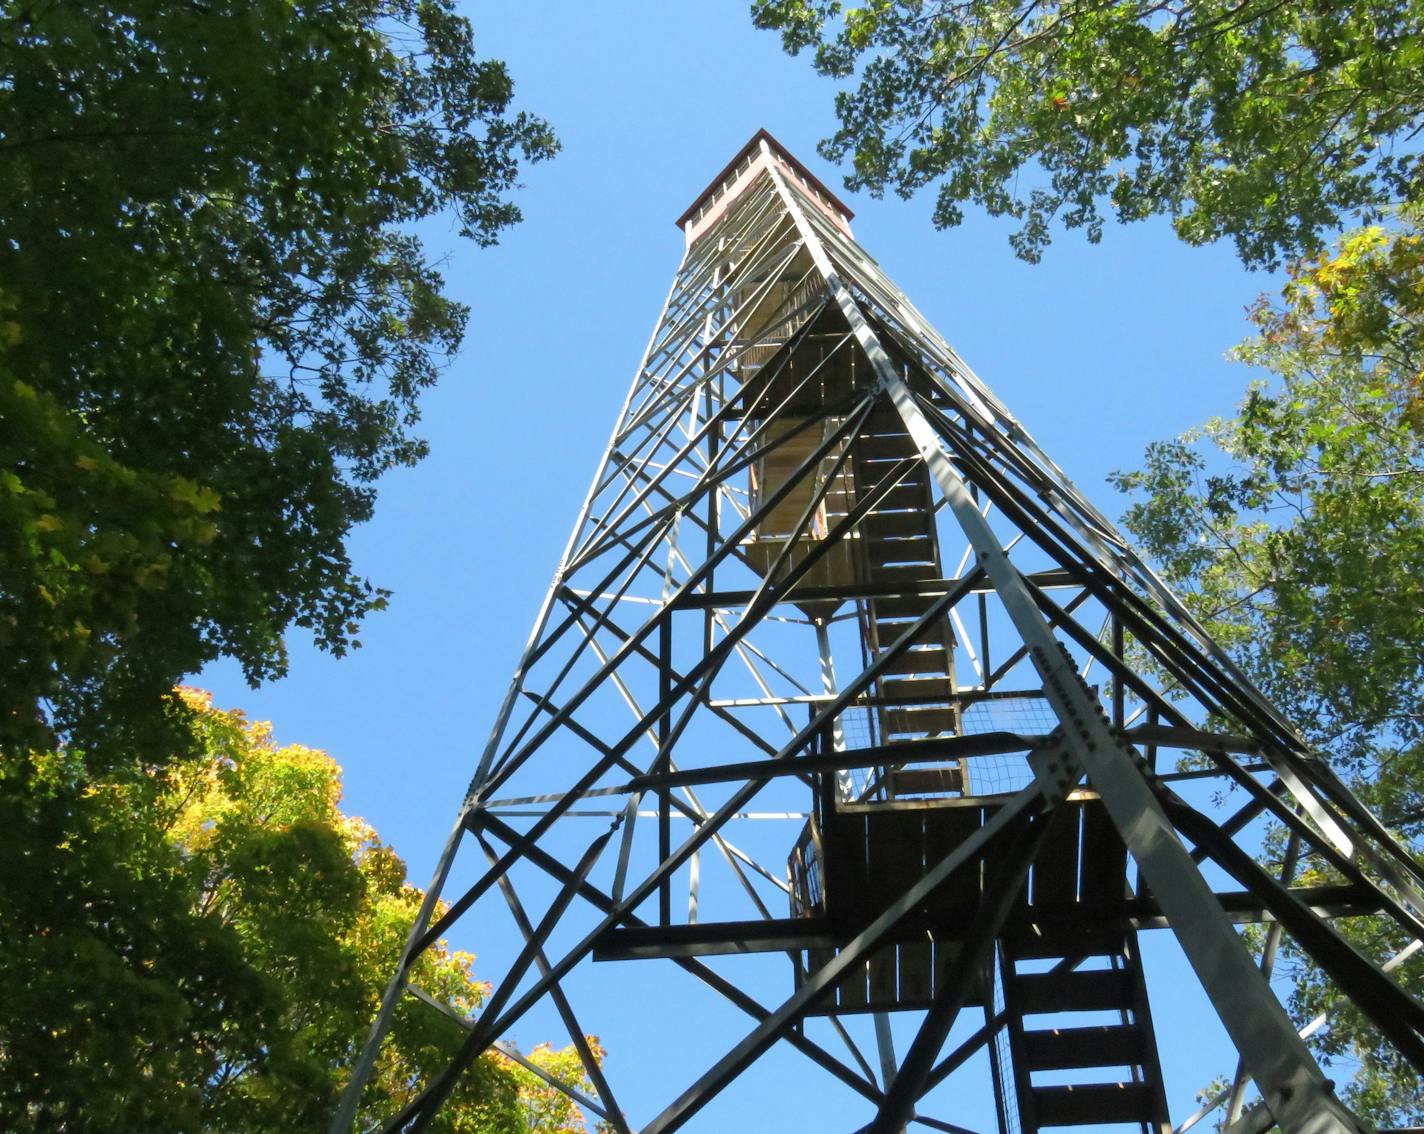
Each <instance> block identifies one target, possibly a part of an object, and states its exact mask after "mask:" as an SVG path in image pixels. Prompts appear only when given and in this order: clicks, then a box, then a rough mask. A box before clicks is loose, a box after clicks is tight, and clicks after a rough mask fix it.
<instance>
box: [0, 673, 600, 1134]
mask: <svg viewBox="0 0 1424 1134" xmlns="http://www.w3.org/2000/svg"><path fill="white" fill-rule="evenodd" d="M181 695H182V699H183V701H184V702H185V704H186V705H187V706H188V707H189V708H190V709H191V710H192V711H193V714H194V720H195V722H196V732H197V736H198V738H199V741H200V747H201V756H200V757H198V758H195V759H190V760H186V761H182V762H174V763H171V764H170V765H168V766H167V767H162V768H160V767H151V768H148V769H146V772H145V774H144V775H141V776H138V777H133V776H126V777H122V778H120V777H113V778H107V779H99V780H95V779H93V778H92V777H90V776H89V775H88V774H87V773H86V771H85V769H84V768H83V766H82V763H81V762H79V761H76V760H74V759H73V758H72V757H70V756H69V755H68V754H67V753H65V752H62V751H61V752H56V753H49V754H46V755H42V756H35V757H34V758H33V762H34V765H35V778H36V779H37V780H38V781H39V782H40V783H42V784H43V785H44V790H43V792H36V793H33V794H31V795H30V796H29V797H28V798H27V799H26V800H25V804H24V806H25V811H24V813H22V814H17V813H16V812H15V803H14V799H13V797H12V796H8V795H5V796H0V801H3V802H0V809H3V810H0V820H3V821H4V823H5V825H6V829H7V830H14V829H15V828H16V825H17V823H20V822H23V823H26V824H28V825H30V826H31V827H37V828H40V829H42V830H45V831H47V832H50V833H51V834H52V835H53V837H52V838H51V839H49V840H32V841H16V840H12V839H6V840H4V841H3V843H0V929H3V931H0V981H3V982H4V986H5V987H6V989H7V990H8V991H7V994H6V996H5V997H4V998H0V1126H4V1128H5V1129H7V1130H13V1131H17V1132H19V1131H31V1130H33V1131H39V1130H55V1129H63V1130H67V1131H76V1132H82V1131H90V1130H92V1131H106V1132H107V1131H113V1130H145V1131H153V1132H155V1134H161V1132H163V1131H174V1132H175V1134H176V1132H178V1131H182V1132H185V1134H191V1132H193V1131H215V1132H216V1131H221V1132H223V1134H240V1132H242V1131H254V1132H256V1131H271V1130H277V1129H282V1130H295V1131H303V1130H309V1131H322V1130H324V1129H325V1126H326V1122H327V1121H328V1120H329V1119H330V1115H331V1111H332V1109H333V1107H334V1106H335V1100H336V1096H337V1094H338V1093H339V1091H340V1089H341V1087H342V1086H343V1085H344V1083H345V1081H346V1078H347V1075H348V1073H349V1071H350V1067H351V1064H352V1063H353V1062H354V1060H355V1056H356V1054H357V1052H358V1051H359V1049H360V1044H361V1041H362V1040H363V1039H364V1036H365V1030H366V1028H367V1026H368V1025H369V1022H370V1019H371V1016H372V1014H373V1013H374V1011H375V1005H376V1003H377V1001H378V1000H379V998H380V995H381V991H382V989H383V988H384V985H385V981H386V980H387V978H388V977H389V975H390V973H391V972H392V971H393V970H394V968H395V965H396V961H397V959H398V957H399V956H400V953H401V951H402V949H403V948H404V945H405V935H406V932H407V930H408V928H409V925H410V923H411V921H412V920H413V918H414V916H415V912H416V909H417V907H418V906H419V903H420V901H421V892H420V891H419V890H418V889H416V888H415V887H413V886H411V885H409V884H408V883H407V882H406V881H405V867H404V865H403V864H402V863H401V861H400V859H399V858H397V857H396V855H395V854H394V852H393V851H392V850H391V849H390V848H389V847H388V846H386V845H384V844H383V843H382V842H381V841H380V840H379V839H378V838H377V837H376V835H375V833H374V832H373V831H372V830H371V828H370V827H369V826H367V825H366V824H365V823H364V822H362V821H361V820H359V819H355V818H352V817H349V816H346V815H344V814H343V813H342V812H341V810H340V808H339V802H340V795H341V784H340V770H339V768H338V767H337V765H336V763H335V762H334V761H333V760H332V759H331V758H330V757H328V756H327V755H326V754H324V753H322V752H319V751H316V750H313V749H310V748H305V747H302V746H300V745H286V746H278V745H276V744H275V743H274V742H273V740H272V737H271V729H270V726H268V725H266V724H260V723H252V722H249V721H247V720H245V719H244V718H243V717H242V715H241V714H240V713H236V712H230V711H229V712H225V711H220V710H217V709H214V708H213V707H212V705H211V702H210V699H209V698H208V697H207V696H206V695H205V694H201V693H198V692H196V691H192V690H188V691H184V692H183V693H182V694H181ZM473 960H474V958H473V957H472V956H471V955H470V954H468V953H462V952H455V951H451V950H450V949H448V948H447V947H445V946H444V945H443V944H441V945H440V946H439V947H438V948H436V949H434V950H433V951H430V952H427V953H425V954H423V955H422V957H421V959H420V961H419V962H418V964H417V967H416V971H415V972H414V974H413V976H412V983H414V984H415V985H417V986H418V987H420V988H421V989H422V990H423V991H424V992H426V993H428V994H429V995H431V996H432V997H434V998H435V999H437V1000H441V1001H443V1002H444V1003H446V1004H448V1005H449V1006H450V1007H451V1008H452V1010H453V1011H454V1012H456V1013H457V1014H459V1013H472V1012H474V1011H476V1010H477V1009H478V1008H479V1005H480V1003H481V1002H482V1000H483V998H484V995H485V991H486V987H487V986H486V985H484V984H483V983H482V982H480V981H479V980H477V979H476V978H475V976H474V973H473V969H472V965H473ZM463 1036H464V1033H463V1031H462V1029H461V1028H460V1026H459V1024H458V1023H457V1022H455V1021H454V1020H452V1019H450V1018H448V1017H446V1016H444V1015H441V1014H440V1013H439V1012H437V1011H435V1010H434V1009H432V1008H430V1007H428V1006H427V1005H425V1004H423V1003H421V1002H419V1001H417V1000H414V999H410V998H407V1000H406V1001H405V1002H404V1004H403V1005H402V1007H401V1010H400V1011H399V1012H398V1013H397V1016H396V1019H395V1022H394V1025H393V1028H392V1031H391V1039H390V1041H389V1042H388V1043H387V1044H386V1046H385V1048H384V1049H383V1055H382V1061H381V1063H380V1064H379V1066H378V1068H377V1073H376V1075H375V1076H374V1078H373V1081H372V1083H371V1084H370V1086H369V1087H368V1089H367V1093H366V1096H365V1100H364V1102H365V1106H366V1108H367V1110H368V1118H369V1119H370V1121H369V1122H367V1123H365V1125H370V1124H371V1123H372V1122H375V1121H377V1119H379V1118H384V1117H386V1116H388V1115H389V1114H390V1113H392V1112H393V1111H395V1110H398V1109H399V1108H400V1106H401V1105H403V1104H404V1102H406V1101H407V1099H408V1096H409V1093H410V1091H411V1090H412V1086H411V1084H412V1083H413V1082H415V1081H417V1080H418V1079H419V1078H420V1077H422V1076H425V1075H428V1074H431V1073H433V1072H434V1071H435V1070H437V1069H438V1068H439V1067H441V1066H443V1064H444V1063H445V1062H446V1061H448V1060H449V1059H450V1058H451V1056H452V1055H453V1053H454V1050H455V1049H456V1048H457V1047H458V1045H459V1043H460V1042H461V1040H462V1039H463ZM596 1044H597V1041H596V1040H595V1041H594V1047H595V1049H596ZM530 1057H531V1058H532V1059H533V1060H534V1061H535V1062H536V1063H540V1064H542V1065H544V1066H545V1067H547V1069H549V1070H550V1071H551V1072H552V1073H554V1074H555V1075H557V1076H560V1077H562V1078H563V1079H564V1081H566V1082H569V1083H571V1084H573V1085H575V1086H581V1087H582V1088H583V1089H585V1090H587V1089H588V1088H587V1083H586V1081H585V1080H584V1078H583V1072H582V1069H581V1067H580V1065H579V1063H578V1056H577V1054H576V1053H575V1052H574V1051H573V1049H572V1048H569V1049H564V1050H562V1051H555V1050H553V1049H551V1048H549V1047H548V1046H547V1045H541V1047H540V1048H539V1049H536V1051H535V1052H533V1053H531V1055H530ZM440 1123H441V1125H440V1129H442V1130H446V1131H460V1132H466V1134H575V1132H577V1131H581V1130H583V1128H584V1125H583V1119H582V1117H581V1115H580V1113H579V1112H578V1110H577V1108H575V1107H574V1106H573V1105H572V1104H571V1103H570V1102H568V1101H567V1098H566V1096H564V1095H563V1094H561V1093H560V1092H558V1091H556V1090H555V1089H554V1088H552V1087H549V1086H548V1085H546V1084H545V1083H544V1082H542V1081H541V1080H539V1079H537V1078H536V1077H535V1076H533V1075H532V1074H531V1073H529V1072H528V1071H525V1070H523V1069H522V1068H518V1067H517V1066H516V1065H514V1064H512V1063H511V1062H509V1061H508V1060H507V1059H504V1058H502V1057H499V1056H495V1055H491V1056H488V1057H486V1058H485V1059H484V1060H482V1061H481V1062H480V1063H479V1064H478V1065H477V1066H476V1067H475V1068H474V1069H473V1070H472V1072H471V1074H470V1075H469V1076H467V1077H466V1078H465V1079H464V1080H463V1081H462V1083H461V1085H460V1087H459V1089H458V1091H457V1092H456V1094H455V1095H454V1096H453V1097H452V1099H451V1102H450V1105H449V1106H447V1107H446V1109H445V1111H444V1112H443V1113H442V1115H441V1118H440ZM363 1128H364V1126H363Z"/></svg>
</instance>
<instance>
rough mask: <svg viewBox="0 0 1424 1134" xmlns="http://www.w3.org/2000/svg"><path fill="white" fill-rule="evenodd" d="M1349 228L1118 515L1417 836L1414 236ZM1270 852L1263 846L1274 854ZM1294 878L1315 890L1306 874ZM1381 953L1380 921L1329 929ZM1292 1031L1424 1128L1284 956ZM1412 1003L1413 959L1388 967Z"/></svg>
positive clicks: (1423, 495) (1422, 483) (1421, 675)
mask: <svg viewBox="0 0 1424 1134" xmlns="http://www.w3.org/2000/svg"><path fill="white" fill-rule="evenodd" d="M1405 220H1406V222H1407V223H1406V224H1405V225H1404V226H1403V227H1402V228H1395V229H1392V230H1389V231H1386V230H1385V229H1382V228H1378V227H1374V228H1366V229H1363V230H1361V231H1357V232H1353V233H1351V234H1349V235H1347V236H1346V237H1345V238H1343V239H1342V240H1341V241H1340V243H1339V246H1338V248H1336V249H1335V250H1333V251H1332V252H1330V253H1327V254H1324V255H1321V256H1319V257H1317V258H1314V259H1312V260H1310V261H1307V262H1302V263H1300V264H1299V265H1297V267H1296V268H1295V269H1294V270H1293V271H1292V272H1291V274H1290V278H1289V282H1288V284H1287V286H1286V289H1285V297H1284V301H1283V302H1282V303H1280V304H1269V303H1266V302H1264V301H1263V302H1262V303H1261V304H1260V305H1258V306H1257V307H1256V309H1255V310H1254V312H1253V319H1254V322H1255V324H1256V327H1257V333H1256V334H1255V336H1254V337H1252V338H1251V339H1249V340H1248V341H1247V342H1245V343H1243V344H1242V345H1241V346H1240V347H1238V348H1237V350H1236V351H1235V357H1236V358H1238V359H1240V360H1241V361H1243V362H1247V363H1250V364H1252V365H1254V366H1258V367H1262V368H1264V369H1265V370H1266V371H1268V372H1269V373H1270V374H1271V375H1273V376H1274V378H1275V379H1276V384H1274V385H1272V386H1266V385H1265V384H1264V383H1257V384H1255V385H1253V386H1252V388H1251V389H1250V391H1249V392H1248V394H1247V396H1246V399H1245V401H1244V403H1243V404H1242V406H1241V408H1240V411H1239V412H1238V414H1237V415H1236V416H1235V417H1232V418H1229V419H1218V420H1214V421H1212V422H1210V423H1208V424H1207V425H1206V426H1205V427H1204V428H1203V429H1201V430H1198V431H1194V432H1193V433H1191V434H1189V435H1188V436H1187V437H1185V438H1182V439H1179V440H1177V441H1172V442H1165V443H1158V444H1154V445H1152V446H1151V447H1149V449H1148V451H1147V460H1146V463H1145V465H1144V467H1143V468H1142V469H1140V470H1137V471H1134V472H1130V473H1120V474H1118V475H1117V476H1116V478H1115V479H1116V482H1117V484H1118V486H1119V487H1120V488H1122V489H1123V490H1124V491H1129V492H1134V493H1137V494H1139V498H1138V499H1137V500H1136V502H1135V503H1133V505H1132V506H1131V507H1130V508H1129V510H1128V512H1127V514H1126V516H1125V517H1124V519H1125V522H1126V525H1127V527H1128V529H1129V530H1130V531H1131V532H1132V534H1133V535H1134V536H1135V537H1136V538H1137V539H1138V540H1139V541H1140V542H1141V544H1142V545H1143V546H1144V547H1145V548H1146V550H1147V551H1148V552H1149V553H1150V554H1151V555H1152V556H1153V557H1154V558H1155V559H1156V561H1157V562H1158V563H1159V564H1160V565H1161V566H1162V569H1163V571H1164V574H1165V576H1166V578H1167V580H1168V581H1169V582H1170V583H1171V584H1172V585H1173V586H1174V588H1175V589H1176V590H1177V591H1178V592H1179V593H1180V594H1181V595H1182V596H1183V598H1184V599H1185V600H1186V601H1187V603H1188V605H1190V606H1191V607H1193V608H1194V610H1195V611H1196V613H1197V614H1198V615H1199V616H1201V617H1202V618H1203V620H1204V621H1205V623H1206V625H1207V628H1208V629H1209V630H1210V631H1211V632H1212V634H1213V635H1214V636H1215V637H1216V638H1217V640H1218V641H1220V642H1222V643H1223V644H1225V645H1227V646H1229V647H1230V648H1231V650H1232V652H1233V653H1234V654H1235V656H1236V657H1237V658H1238V659H1239V660H1240V661H1241V662H1242V664H1243V665H1244V666H1245V668H1246V670H1247V672H1248V674H1249V675H1250V676H1251V678H1252V679H1253V680H1254V681H1255V682H1256V683H1257V684H1258V685H1260V686H1261V687H1262V688H1263V689H1265V690H1266V691H1267V693H1269V694H1270V695H1271V697H1272V698H1273V699H1274V700H1275V702H1276V703H1277V704H1278V705H1280V706H1281V707H1282V708H1283V709H1285V710H1286V712H1287V713H1288V714H1289V715H1290V716H1291V717H1292V719H1294V720H1295V721H1296V723H1297V724H1298V725H1300V726H1301V727H1302V728H1303V729H1304V730H1305V732H1306V735H1307V737H1308V739H1309V740H1310V741H1311V742H1312V743H1313V744H1314V745H1315V746H1316V747H1317V748H1318V749H1319V750H1320V751H1322V752H1324V753H1326V754H1328V755H1329V756H1330V757H1331V758H1332V760H1333V761H1334V763H1335V764H1336V766H1337V767H1339V768H1341V769H1342V770H1343V771H1344V772H1345V773H1346V774H1347V775H1348V777H1349V779H1350V780H1351V782H1352V786H1353V787H1354V790H1355V791H1356V793H1357V794H1359V795H1360V796H1361V797H1362V798H1363V799H1364V800H1365V801H1366V802H1367V803H1368V804H1369V805H1370V806H1371V807H1372V808H1373V809H1374V810H1375V811H1376V813H1378V814H1379V815H1380V816H1381V817H1382V818H1383V819H1384V820H1385V822H1386V823H1388V824H1389V825H1390V826H1391V827H1393V828H1394V829H1395V830H1396V831H1397V832H1399V833H1400V834H1401V835H1402V836H1403V837H1404V838H1405V839H1406V840H1410V841H1412V843H1413V845H1414V846H1416V847H1418V846H1419V845H1420V839H1421V838H1424V712H1421V705H1424V385H1421V374H1424V236H1421V234H1420V232H1419V230H1418V229H1417V228H1416V227H1415V226H1414V224H1413V218H1412V214H1411V215H1407V216H1406V218H1405ZM1283 845H1284V844H1283V842H1282V843H1280V844H1279V845H1273V847H1272V853H1274V854H1276V855H1279V854H1280V852H1281V851H1282V849H1283ZM1301 880H1302V881H1315V882H1321V881H1329V880H1332V879H1330V878H1328V876H1327V875H1326V872H1325V870H1324V868H1323V867H1322V866H1321V865H1320V864H1319V863H1314V862H1307V863H1306V864H1305V865H1304V868H1303V873H1302V875H1301ZM1337 925H1338V926H1339V927H1340V928H1341V930H1342V932H1345V933H1346V934H1347V935H1348V936H1349V937H1350V938H1351V939H1352V940H1353V941H1354V942H1355V943H1356V944H1357V945H1358V946H1359V947H1360V948H1361V949H1362V950H1363V951H1364V952H1366V953H1367V954H1369V955H1371V956H1373V957H1375V958H1376V959H1377V960H1378V961H1381V962H1383V961H1385V960H1387V959H1388V958H1389V957H1390V956H1391V955H1392V954H1394V953H1395V952H1397V951H1398V950H1399V949H1400V948H1402V947H1403V946H1404V945H1405V944H1406V943H1407V942H1406V940H1405V939H1404V938H1403V936H1402V935H1401V932H1400V931H1399V930H1398V928H1397V927H1396V926H1394V925H1393V923H1392V922H1388V921H1386V920H1385V919H1377V918H1358V919H1348V920H1345V921H1342V922H1339V923H1337ZM1285 950H1286V952H1285V955H1286V957H1287V960H1288V961H1289V962H1290V963H1291V964H1292V966H1293V969H1294V974H1295V976H1296V978H1297V979H1296V983H1295V985H1294V992H1293V994H1292V1007H1293V1008H1294V1010H1295V1012H1296V1014H1297V1016H1298V1017H1299V1018H1300V1021H1301V1022H1302V1023H1304V1022H1306V1021H1308V1020H1310V1019H1312V1018H1314V1017H1315V1016H1316V1015H1317V1014H1318V1013H1320V1012H1323V1011H1327V1010H1328V1011H1329V1013H1330V1017H1329V1019H1330V1025H1329V1027H1328V1028H1327V1029H1325V1030H1324V1031H1322V1032H1320V1033H1319V1034H1318V1036H1317V1039H1316V1042H1317V1045H1318V1047H1319V1049H1320V1050H1321V1052H1322V1053H1323V1054H1324V1055H1325V1056H1326V1058H1328V1059H1331V1060H1336V1061H1343V1062H1344V1063H1346V1064H1347V1065H1352V1064H1353V1066H1351V1067H1350V1069H1351V1071H1352V1072H1353V1073H1354V1078H1353V1080H1352V1082H1351V1084H1350V1087H1349V1095H1350V1097H1351V1100H1352V1102H1354V1103H1355V1104H1356V1105H1358V1106H1359V1107H1360V1108H1361V1109H1362V1111H1364V1112H1365V1113H1368V1114H1369V1115H1370V1116H1371V1117H1373V1118H1374V1119H1375V1120H1376V1121H1378V1122H1381V1123H1393V1124H1397V1123H1401V1122H1410V1121H1418V1120H1419V1119H1421V1118H1424V1110H1421V1102H1420V1100H1421V1099H1424V1082H1421V1081H1420V1079H1419V1077H1418V1076H1417V1075H1416V1074H1414V1072H1413V1071H1412V1070H1411V1069H1410V1068H1409V1066H1408V1064H1407V1063H1406V1062H1405V1061H1404V1060H1403V1059H1401V1058H1399V1057H1398V1056H1397V1055H1396V1054H1395V1053H1394V1051H1393V1049H1392V1048H1391V1047H1390V1046H1389V1045H1388V1044H1387V1043H1386V1042H1385V1041H1384V1040H1383V1039H1382V1037H1381V1036H1380V1035H1379V1034H1378V1032H1377V1030H1375V1029H1374V1028H1372V1027H1371V1026H1370V1025H1369V1024H1368V1022H1367V1021H1366V1020H1364V1019H1363V1018H1362V1017H1360V1016H1359V1015H1358V1014H1357V1013H1355V1012H1354V1011H1353V1010H1352V1009H1351V1008H1350V1006H1349V1005H1348V1003H1346V1002H1344V1001H1342V1000H1341V998H1340V997H1339V996H1338V994H1337V993H1336V992H1335V990H1334V989H1333V987H1332V986H1331V985H1330V983H1329V982H1328V981H1327V980H1326V979H1325V978H1324V977H1323V975H1322V974H1321V973H1320V972H1319V971H1318V970H1315V969H1312V968H1311V967H1309V966H1308V965H1306V964H1305V962H1304V960H1303V958H1302V957H1301V955H1300V954H1299V952H1298V951H1296V950H1294V949H1292V947H1291V946H1290V943H1289V941H1287V942H1286V944H1285ZM1395 977H1396V979H1398V980H1400V981H1401V983H1402V984H1403V985H1404V986H1405V987H1406V988H1410V989H1412V990H1414V991H1415V993H1416V994H1420V993H1424V962H1421V960H1420V958H1418V957H1415V958H1414V959H1413V960H1412V961H1410V962H1408V963H1407V964H1405V965H1403V966H1402V967H1400V968H1399V969H1398V970H1396V972H1395Z"/></svg>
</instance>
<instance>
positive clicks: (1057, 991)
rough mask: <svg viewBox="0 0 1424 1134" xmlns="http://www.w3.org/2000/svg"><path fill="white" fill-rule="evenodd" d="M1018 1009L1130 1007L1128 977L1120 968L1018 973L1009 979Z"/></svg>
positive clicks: (1079, 1009) (1042, 1010)
mask: <svg viewBox="0 0 1424 1134" xmlns="http://www.w3.org/2000/svg"><path fill="white" fill-rule="evenodd" d="M1009 979H1010V980H1011V981H1012V982H1013V985H1014V989H1015V995H1016V1000H1017V1003H1018V1005H1019V1009H1020V1011H1022V1012H1023V1013H1024V1014H1025V1015H1031V1014H1033V1013H1038V1012H1093V1011H1103V1010H1111V1009H1126V1008H1131V1007H1132V980H1131V977H1130V974H1128V973H1127V972H1125V971H1124V970H1121V969H1090V970H1088V971H1086V972H1083V971H1080V970H1077V969H1075V970H1073V971H1071V972H1066V973H1019V974H1017V975H1015V976H1013V977H1010V978H1009Z"/></svg>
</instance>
